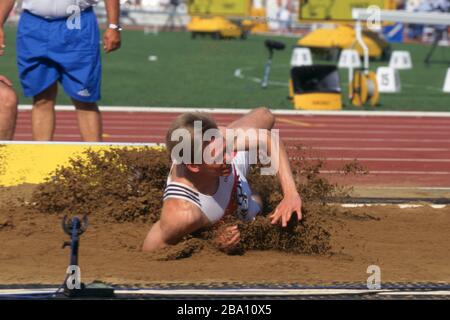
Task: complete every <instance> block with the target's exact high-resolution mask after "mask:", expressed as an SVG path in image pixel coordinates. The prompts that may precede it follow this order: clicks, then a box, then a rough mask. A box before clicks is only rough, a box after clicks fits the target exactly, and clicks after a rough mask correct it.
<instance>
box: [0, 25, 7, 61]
mask: <svg viewBox="0 0 450 320" xmlns="http://www.w3.org/2000/svg"><path fill="white" fill-rule="evenodd" d="M5 47H6V46H5V32H4V31H3V28H0V56H2V55H4V54H5Z"/></svg>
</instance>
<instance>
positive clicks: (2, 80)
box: [0, 75, 13, 87]
mask: <svg viewBox="0 0 450 320" xmlns="http://www.w3.org/2000/svg"><path fill="white" fill-rule="evenodd" d="M0 82H3V83H4V84H6V85H7V86H10V87H12V86H13V84H12V82H11V81H9V79H8V78H7V77H5V76H2V75H0Z"/></svg>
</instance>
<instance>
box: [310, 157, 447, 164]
mask: <svg viewBox="0 0 450 320" xmlns="http://www.w3.org/2000/svg"><path fill="white" fill-rule="evenodd" d="M304 159H305V160H321V159H323V160H325V161H353V160H355V159H356V160H358V161H367V162H370V161H376V162H444V163H445V162H450V159H409V158H405V159H402V158H360V157H353V158H332V157H326V158H318V157H309V158H308V157H305V158H304Z"/></svg>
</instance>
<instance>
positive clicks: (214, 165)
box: [199, 137, 232, 177]
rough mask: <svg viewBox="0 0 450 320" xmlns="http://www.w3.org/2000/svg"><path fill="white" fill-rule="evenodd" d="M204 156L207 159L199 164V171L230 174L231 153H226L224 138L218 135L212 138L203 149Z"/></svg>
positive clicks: (210, 173)
mask: <svg viewBox="0 0 450 320" xmlns="http://www.w3.org/2000/svg"><path fill="white" fill-rule="evenodd" d="M204 156H206V157H209V159H208V161H207V160H206V159H204V163H203V164H201V165H199V173H204V174H207V175H209V176H218V177H221V176H223V177H226V176H229V175H230V174H231V169H232V168H231V159H232V158H231V154H228V153H227V149H226V141H225V138H223V137H220V138H217V139H214V140H212V141H211V142H210V143H209V144H208V145H207V146H206V147H205V149H204Z"/></svg>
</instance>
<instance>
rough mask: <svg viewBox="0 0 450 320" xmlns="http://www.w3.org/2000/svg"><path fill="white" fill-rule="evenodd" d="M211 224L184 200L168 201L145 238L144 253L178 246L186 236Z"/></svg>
mask: <svg viewBox="0 0 450 320" xmlns="http://www.w3.org/2000/svg"><path fill="white" fill-rule="evenodd" d="M209 224H210V222H209V220H208V219H207V218H206V216H205V215H204V214H203V213H202V212H201V211H200V209H199V208H198V207H196V206H194V205H193V204H191V203H190V202H188V201H185V200H182V199H174V198H172V199H167V200H166V201H164V203H163V207H162V211H161V217H160V219H159V221H158V222H156V223H155V224H154V225H153V226H152V228H151V229H150V231H149V233H148V234H147V237H146V238H145V241H144V245H143V247H142V250H143V251H154V250H158V249H161V248H164V247H166V246H168V245H174V244H177V243H178V242H179V241H180V240H181V239H182V238H183V237H184V236H186V235H188V234H190V233H192V232H194V231H197V230H199V229H201V228H205V227H207V226H209Z"/></svg>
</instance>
